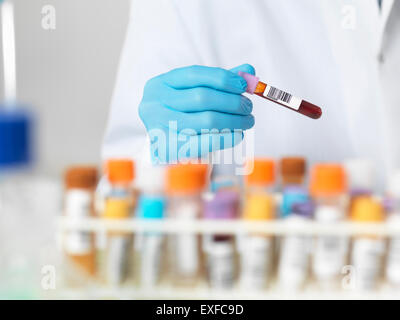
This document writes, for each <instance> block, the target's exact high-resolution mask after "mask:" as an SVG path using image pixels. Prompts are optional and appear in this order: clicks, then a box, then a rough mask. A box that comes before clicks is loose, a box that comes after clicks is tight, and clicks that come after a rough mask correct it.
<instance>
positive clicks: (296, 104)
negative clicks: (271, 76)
mask: <svg viewBox="0 0 400 320" xmlns="http://www.w3.org/2000/svg"><path fill="white" fill-rule="evenodd" d="M265 93H266V96H265V94H264V96H265V97H266V98H268V99H270V100H273V101H275V102H278V103H280V104H283V105H284V106H286V107H288V108H291V109H294V110H299V108H300V104H301V101H302V99H299V98H297V97H294V96H292V95H291V94H290V93H287V92H285V91H282V90H279V89H277V88H275V87H272V86H269V85H268V86H267V88H266V89H265Z"/></svg>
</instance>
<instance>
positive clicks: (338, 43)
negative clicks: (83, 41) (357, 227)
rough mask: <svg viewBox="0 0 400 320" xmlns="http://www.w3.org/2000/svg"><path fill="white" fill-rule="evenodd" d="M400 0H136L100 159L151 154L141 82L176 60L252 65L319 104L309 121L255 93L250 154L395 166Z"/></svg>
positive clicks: (382, 168)
mask: <svg viewBox="0 0 400 320" xmlns="http://www.w3.org/2000/svg"><path fill="white" fill-rule="evenodd" d="M399 18H400V1H395V0H383V8H382V10H381V12H380V11H379V8H378V4H377V0H301V1H299V0H285V1H278V0H246V1H243V0H229V1H228V0H224V1H223V0H219V1H215V0H152V1H144V0H133V3H132V8H131V19H130V24H129V27H128V31H127V37H126V42H125V47H124V50H123V54H122V58H121V63H120V69H119V74H118V78H117V82H116V87H115V92H114V96H113V100H112V108H111V113H110V117H109V122H108V128H107V132H106V135H105V139H104V145H103V157H104V158H108V157H116V156H118V157H121V156H129V157H133V158H135V159H136V160H138V159H139V158H140V157H142V156H143V154H147V153H148V152H149V151H148V145H147V144H146V142H145V137H146V134H145V128H144V126H143V124H142V123H141V121H140V119H139V117H138V105H139V103H140V100H141V97H142V93H143V87H144V84H145V82H146V81H147V80H148V79H150V78H151V77H153V76H156V75H158V74H160V73H164V72H167V71H168V70H170V69H172V68H176V67H181V66H186V65H192V64H200V65H208V66H219V67H224V68H231V67H234V66H237V65H240V64H242V63H250V64H252V65H253V66H255V68H256V72H257V75H258V76H259V77H260V78H261V80H263V81H264V82H267V83H270V84H271V85H274V86H276V87H278V88H280V89H284V90H286V91H288V92H290V93H292V94H294V95H296V96H299V97H301V98H303V99H306V100H308V101H310V102H312V103H314V104H316V105H320V106H321V107H322V109H323V115H322V118H321V119H319V120H311V119H308V118H306V117H304V116H301V115H299V114H297V113H295V112H292V111H290V110H287V109H285V108H282V107H279V106H277V105H276V104H273V103H271V102H268V101H266V100H264V99H261V98H259V97H257V96H253V97H251V98H252V100H253V103H254V112H253V113H254V116H255V121H256V125H255V127H254V129H252V130H253V133H254V135H251V134H248V135H249V136H252V137H254V139H255V140H254V141H255V147H254V148H255V149H254V151H255V155H256V156H268V157H275V158H278V157H281V156H285V155H304V156H306V157H307V158H308V159H309V160H310V161H311V163H314V162H317V161H331V162H332V161H343V160H345V159H347V158H352V157H366V158H369V159H372V160H373V161H374V162H375V163H376V165H377V167H378V168H379V176H380V178H381V183H382V181H383V179H384V177H385V175H387V174H388V173H389V172H390V171H391V170H393V169H394V168H397V167H400V148H399V146H400V144H399V143H398V142H397V137H399V136H400V135H399V133H400V129H399V128H400V126H399V125H398V124H399V122H400V87H398V86H399V80H400V19H399Z"/></svg>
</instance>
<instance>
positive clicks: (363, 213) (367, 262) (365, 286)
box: [351, 196, 385, 290]
mask: <svg viewBox="0 0 400 320" xmlns="http://www.w3.org/2000/svg"><path fill="white" fill-rule="evenodd" d="M351 218H352V220H353V221H355V222H360V223H382V222H383V220H384V212H383V207H382V205H381V203H380V202H379V201H378V200H376V199H374V198H373V197H368V196H364V197H359V198H357V199H355V200H354V203H353V208H352V211H351ZM384 250H385V242H384V239H383V238H381V237H377V236H373V235H363V236H357V237H355V238H353V247H352V254H351V265H352V266H353V267H354V272H355V274H354V276H355V280H356V281H355V288H356V289H359V290H371V289H377V286H378V284H379V279H380V276H381V271H382V263H383V256H384Z"/></svg>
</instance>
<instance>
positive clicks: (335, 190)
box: [310, 164, 348, 289]
mask: <svg viewBox="0 0 400 320" xmlns="http://www.w3.org/2000/svg"><path fill="white" fill-rule="evenodd" d="M346 191H347V178H346V173H345V170H344V168H343V167H342V166H341V165H340V164H317V165H315V166H314V167H313V169H312V172H311V181H310V193H311V195H312V197H313V200H314V202H315V204H316V209H315V216H314V218H315V220H316V221H318V222H320V223H326V224H333V223H337V222H339V221H341V220H343V219H345V215H346V214H345V213H346V206H347V197H346ZM347 253H348V240H347V238H345V237H337V236H320V237H317V238H316V239H315V248H314V257H313V265H312V268H313V274H314V276H315V278H316V279H317V280H318V283H319V284H320V285H321V287H322V288H327V289H331V288H333V287H335V286H337V285H339V277H340V274H341V270H342V268H343V266H344V265H345V264H346V258H347Z"/></svg>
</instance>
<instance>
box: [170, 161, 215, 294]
mask: <svg viewBox="0 0 400 320" xmlns="http://www.w3.org/2000/svg"><path fill="white" fill-rule="evenodd" d="M207 176H208V166H207V165H204V164H192V163H189V164H177V165H173V166H170V167H169V168H168V169H167V176H166V190H167V194H168V209H167V211H168V213H167V215H168V217H169V218H171V219H176V220H181V221H186V222H188V223H196V220H197V219H198V218H199V217H201V213H202V198H201V195H202V193H203V191H204V189H205V187H206V184H207ZM200 249H201V241H200V237H199V236H198V235H195V234H190V233H187V234H174V235H172V236H170V239H169V258H170V267H171V270H170V271H171V276H172V280H173V282H174V283H175V284H176V285H184V286H186V285H193V284H195V283H196V282H197V280H198V279H199V276H200V272H201V261H200Z"/></svg>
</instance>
